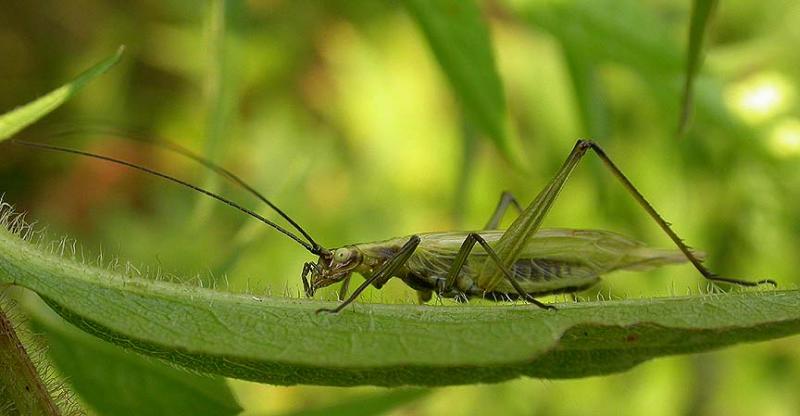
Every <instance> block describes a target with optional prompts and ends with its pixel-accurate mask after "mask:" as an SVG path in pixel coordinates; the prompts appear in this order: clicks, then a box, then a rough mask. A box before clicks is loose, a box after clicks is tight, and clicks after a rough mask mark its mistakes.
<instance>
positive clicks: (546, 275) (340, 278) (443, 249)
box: [12, 140, 776, 313]
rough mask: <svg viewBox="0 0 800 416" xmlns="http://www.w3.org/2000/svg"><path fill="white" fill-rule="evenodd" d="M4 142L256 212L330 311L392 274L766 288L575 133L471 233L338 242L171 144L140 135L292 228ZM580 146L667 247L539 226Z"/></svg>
mask: <svg viewBox="0 0 800 416" xmlns="http://www.w3.org/2000/svg"><path fill="white" fill-rule="evenodd" d="M12 142H14V143H16V144H19V145H24V146H28V147H34V148H39V149H44V150H51V151H57V152H64V153H71V154H75V155H81V156H86V157H91V158H95V159H100V160H104V161H107V162H111V163H116V164H120V165H124V166H127V167H129V168H133V169H136V170H139V171H142V172H145V173H148V174H151V175H155V176H158V177H160V178H162V179H165V180H168V181H172V182H174V183H177V184H179V185H182V186H184V187H187V188H190V189H193V190H195V191H198V192H201V193H203V194H205V195H206V196H208V197H211V198H214V199H216V200H218V201H220V202H222V203H225V204H227V205H228V206H230V207H233V208H235V209H238V210H239V211H242V212H244V213H246V214H247V215H250V216H251V217H254V218H256V219H257V220H259V221H261V222H263V223H264V224H266V225H268V226H270V227H272V228H273V229H275V230H277V231H278V232H280V233H282V234H284V235H285V236H287V237H289V238H291V239H292V240H294V241H295V242H297V243H298V244H300V245H301V246H303V247H304V248H305V249H306V250H308V251H309V252H310V253H311V254H312V255H315V256H318V259H317V261H316V262H308V263H305V265H304V266H303V270H302V274H301V280H302V282H303V287H304V290H305V294H306V296H307V297H313V296H314V293H315V292H316V291H317V290H318V289H320V288H323V287H326V286H330V285H333V284H336V283H341V287H340V290H339V298H340V300H341V303H340V304H339V305H338V306H337V307H335V308H332V309H326V308H323V309H318V310H317V313H320V312H329V313H338V312H340V311H341V310H342V309H344V308H345V307H346V306H347V305H350V304H351V303H353V302H354V301H355V300H356V299H357V298H358V296H359V295H360V294H361V293H362V292H363V291H364V290H365V289H366V288H367V287H369V286H370V285H372V286H374V287H375V288H378V289H380V288H381V287H383V285H384V284H386V282H388V281H389V280H390V279H392V278H395V277H396V278H399V279H401V280H402V281H403V282H404V283H405V284H406V285H408V286H409V287H411V288H412V289H414V290H415V291H416V292H417V295H418V298H419V300H420V302H427V301H429V300H430V299H431V298H432V296H433V294H436V295H438V296H440V297H444V298H453V299H456V300H458V301H466V300H468V299H469V298H473V297H480V298H485V299H489V300H495V301H502V300H515V299H523V300H525V301H527V302H530V303H532V304H534V305H536V306H538V307H540V308H543V309H556V308H555V307H554V306H553V305H550V304H545V303H542V302H540V301H539V300H537V299H536V297H538V296H543V295H548V294H557V293H575V292H578V291H582V290H585V289H587V288H589V287H591V286H593V285H595V284H596V283H597V282H599V281H600V278H601V276H602V275H603V274H606V273H609V272H611V271H615V270H636V269H645V268H651V267H657V266H662V265H666V264H671V263H682V262H686V261H688V262H690V263H691V264H692V265H693V266H694V267H695V268H696V269H697V271H699V272H700V274H701V275H702V276H703V277H704V278H705V279H707V280H709V281H713V282H723V283H730V284H734V285H740V286H757V285H762V284H770V285H773V286H776V283H775V281H774V280H771V279H763V280H758V281H747V280H740V279H734V278H728V277H723V276H719V275H717V274H715V273H713V272H711V271H710V270H708V269H707V268H706V267H705V266H704V265H703V263H702V260H701V259H700V256H698V255H697V254H696V253H694V252H693V251H692V250H691V249H690V248H689V247H688V246H687V245H686V244H685V243H684V242H683V241H682V240H681V238H680V237H678V235H677V234H676V233H675V232H674V231H673V230H672V228H671V227H670V225H669V224H668V223H667V222H666V221H665V220H664V219H663V218H662V217H661V216H660V215H659V214H658V212H656V210H655V208H653V206H652V205H651V204H650V203H649V202H648V201H647V200H646V199H645V198H644V196H643V195H642V194H641V193H640V192H639V191H638V190H637V189H636V187H634V185H633V184H632V183H631V182H630V180H628V178H627V177H626V176H625V175H624V174H623V173H622V171H621V170H620V169H619V168H618V167H617V166H616V164H615V163H614V162H612V160H611V158H609V157H608V156H607V155H606V153H605V151H603V149H602V148H601V147H600V146H598V145H597V144H596V143H595V142H593V141H590V140H578V141H577V142H576V143H575V146H574V147H573V149H572V151H571V152H570V153H569V156H568V157H567V159H566V160H565V161H564V163H563V164H562V165H561V167H560V169H559V170H558V172H557V173H556V175H555V177H553V179H552V180H551V181H550V183H548V184H547V186H545V187H544V189H542V191H541V192H540V193H539V194H538V196H537V197H536V198H535V199H534V200H533V202H531V203H530V205H528V206H527V208H525V209H524V210H523V209H521V207H520V205H519V203H518V202H517V201H516V199H515V198H514V197H513V196H512V195H511V194H510V193H505V192H504V193H503V194H502V196H501V199H500V202H499V203H498V205H497V208H496V209H495V212H494V214H493V215H492V216H491V218H490V220H489V221H488V223H487V224H486V226H485V227H484V228H483V229H482V230H480V231H473V232H429V233H418V234H414V235H410V236H406V237H398V238H392V239H389V240H385V241H379V242H372V243H360V244H350V245H345V246H341V247H339V248H325V247H323V246H322V245H320V244H319V243H317V242H316V241H315V240H314V239H313V238H312V237H311V236H310V235H309V233H308V232H306V231H305V230H304V229H303V228H302V227H301V226H300V225H298V224H297V223H296V222H295V221H294V220H293V219H292V218H291V217H289V215H287V214H286V213H285V212H283V211H282V210H281V209H280V208H279V207H278V206H277V205H275V204H273V203H272V202H271V201H269V200H268V199H267V198H266V197H264V196H263V195H262V194H260V193H259V192H257V191H256V190H255V189H253V188H252V187H251V186H249V185H247V184H246V183H245V182H244V181H243V180H242V179H241V178H239V177H238V176H236V175H234V174H233V173H231V172H230V171H228V170H227V169H225V168H223V167H221V166H218V165H216V164H214V163H212V162H211V161H208V160H206V159H203V158H202V157H200V156H198V155H195V154H194V153H192V152H190V151H188V150H187V149H185V148H183V147H180V146H179V145H176V144H174V143H170V142H149V143H150V144H154V145H157V146H162V147H164V148H166V149H168V150H171V151H174V152H177V153H179V154H181V155H183V156H185V157H189V158H191V159H193V160H195V161H196V162H198V163H200V164H202V165H203V166H205V167H207V168H209V169H211V170H212V171H214V172H215V173H217V174H219V175H221V176H223V177H225V178H226V179H228V180H230V181H232V182H234V183H235V184H237V185H238V186H241V187H243V188H244V189H245V190H247V191H248V192H250V193H251V194H253V195H254V196H256V197H257V198H258V199H259V200H261V201H262V202H264V203H265V204H267V205H268V206H269V207H270V208H272V209H273V210H274V211H275V212H276V213H277V214H278V215H279V216H280V217H282V218H283V219H284V220H286V221H287V222H288V223H289V224H290V225H291V226H292V227H293V228H294V229H295V230H296V231H297V233H294V232H292V231H290V230H288V229H286V228H284V227H282V226H280V225H278V224H276V223H275V222H273V221H270V220H269V219H267V218H265V217H263V216H261V215H259V214H257V213H255V212H254V211H252V210H250V209H248V208H245V207H243V206H242V205H240V204H238V203H236V202H233V201H231V200H229V199H226V198H224V197H222V196H220V195H219V194H217V193H214V192H211V191H209V190H206V189H203V188H201V187H199V186H196V185H193V184H190V183H188V182H185V181H183V180H181V179H178V178H175V177H173V176H169V175H166V174H164V173H161V172H157V171H155V170H152V169H150V168H147V167H144V166H139V165H136V164H133V163H130V162H126V161H124V160H120V159H115V158H112V157H108V156H103V155H98V154H93V153H89V152H84V151H80V150H75V149H71V148H67V147H61V146H54V145H50V144H41V143H32V142H26V141H21V140H12ZM589 151H591V152H593V153H594V154H596V155H597V156H598V157H599V158H600V160H601V161H602V162H603V164H604V165H605V166H606V167H607V168H608V169H609V171H610V172H611V174H612V175H613V176H614V177H616V178H617V179H618V180H619V181H620V182H621V183H622V186H623V187H624V188H625V189H626V190H627V191H628V193H630V194H631V196H632V197H633V199H634V200H636V202H637V203H638V204H639V205H640V206H641V207H642V208H643V209H644V211H645V212H647V214H648V215H649V216H650V217H651V218H652V219H653V220H654V221H655V222H656V223H657V224H658V226H659V227H660V228H661V229H662V230H663V231H664V233H666V235H667V236H668V237H669V238H670V239H671V240H672V242H673V243H675V246H676V247H677V250H666V249H655V248H651V247H648V246H646V245H645V244H644V243H641V242H639V241H636V240H633V239H631V238H628V237H625V236H623V235H620V234H617V233H613V232H609V231H602V230H572V229H540V225H541V223H542V221H543V220H544V218H545V216H546V215H547V213H548V211H549V210H550V208H551V206H552V205H553V203H554V202H555V200H556V198H557V197H558V194H559V193H560V191H561V189H562V188H563V187H564V185H565V184H566V182H567V180H568V178H569V176H570V174H571V173H572V171H573V170H574V169H575V167H576V166H577V165H578V163H579V162H580V160H581V159H582V158H583V156H585V155H586V153H587V152H589ZM511 206H513V207H515V208H516V209H517V210H518V211H519V215H518V217H517V218H516V219H515V220H514V221H513V223H512V224H511V226H510V227H509V228H508V229H506V230H499V229H498V227H499V224H500V222H501V219H502V218H503V216H504V214H505V213H506V211H507V210H508V208H509V207H511ZM298 233H299V234H298ZM353 273H358V274H360V275H362V276H363V277H364V279H365V280H364V282H363V283H361V284H360V285H359V286H358V287H357V288H356V289H355V290H353V292H352V293H351V294H349V296H348V288H349V283H350V279H351V277H352V275H353Z"/></svg>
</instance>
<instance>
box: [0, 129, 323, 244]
mask: <svg viewBox="0 0 800 416" xmlns="http://www.w3.org/2000/svg"><path fill="white" fill-rule="evenodd" d="M9 142H11V143H15V144H18V145H22V146H27V147H33V148H39V149H44V150H51V151H55V152H63V153H71V154H75V155H80V156H86V157H90V158H94V159H99V160H104V161H106V162H111V163H116V164H119V165H123V166H127V167H129V168H132V169H136V170H139V171H142V172H145V173H149V174H151V175H155V176H158V177H160V178H163V179H166V180H168V181H171V182H174V183H177V184H178V185H183V186H185V187H187V188H190V189H193V190H195V191H197V192H200V193H203V194H205V195H208V196H210V197H211V198H214V199H216V200H218V201H220V202H222V203H224V204H226V205H228V206H230V207H233V208H236V209H238V210H239V211H242V212H244V213H245V214H247V215H250V216H251V217H253V218H255V219H257V220H259V221H261V222H263V223H264V224H267V225H269V226H270V227H272V228H274V229H276V230H278V231H279V232H280V233H282V234H284V235H286V236H287V237H289V238H291V239H292V240H294V241H296V242H297V243H298V244H300V245H301V246H303V247H305V248H306V250H308V251H310V252H311V254H316V255H318V254H320V253H321V252H322V250H323V249H322V248H321V247H320V246H313V245H311V244H309V243H308V242H306V241H303V240H301V239H300V237H298V236H296V235H294V234H292V233H291V232H289V231H288V230H286V229H285V228H283V227H281V226H280V225H278V224H275V223H274V222H272V221H270V220H268V219H266V218H264V217H263V216H261V215H259V214H257V213H255V212H253V211H252V210H250V209H247V208H245V207H243V206H241V205H239V204H237V203H236V202H233V201H231V200H229V199H226V198H225V197H222V196H220V195H218V194H216V193H214V192H211V191H209V190H206V189H203V188H201V187H199V186H197V185H192V184H191V183H189V182H186V181H183V180H181V179H178V178H175V177H172V176H169V175H167V174H165V173H161V172H158V171H156V170H153V169H150V168H147V167H144V166H139V165H137V164H134V163H131V162H127V161H125V160H121V159H115V158H113V157H109V156H104V155H98V154H94V153H89V152H84V151H81V150H76V149H71V148H68V147H61V146H54V145H49V144H42V143H33V142H28V141H24V140H18V139H11V140H9Z"/></svg>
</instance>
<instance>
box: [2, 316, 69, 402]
mask: <svg viewBox="0 0 800 416" xmlns="http://www.w3.org/2000/svg"><path fill="white" fill-rule="evenodd" d="M0 391H2V392H3V394H2V397H3V399H2V403H0V405H3V406H10V408H11V409H13V410H12V412H11V414H14V412H16V414H20V415H60V414H61V411H60V410H59V409H58V406H56V403H55V402H54V401H53V399H52V398H51V397H50V392H49V390H48V389H47V386H45V385H44V383H43V382H42V379H41V378H40V377H39V373H38V372H37V371H36V367H35V366H34V365H33V362H32V361H31V359H30V357H29V356H28V352H27V351H26V350H25V346H24V345H22V342H21V341H20V339H19V337H18V336H17V333H16V331H15V330H14V324H13V323H12V322H11V320H10V319H9V318H8V316H7V314H6V311H5V310H4V308H3V307H2V305H0Z"/></svg>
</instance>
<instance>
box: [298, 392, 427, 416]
mask: <svg viewBox="0 0 800 416" xmlns="http://www.w3.org/2000/svg"><path fill="white" fill-rule="evenodd" d="M429 393H430V390H426V389H396V390H391V391H389V392H386V393H377V394H370V395H367V396H365V397H358V398H355V399H351V400H347V401H345V402H343V403H336V404H334V405H329V406H324V407H319V408H315V409H305V410H301V411H298V412H291V413H287V414H286V416H372V415H382V414H384V413H386V412H388V411H390V410H393V409H396V408H399V407H400V406H403V405H406V404H408V403H411V402H413V401H416V400H418V399H420V398H422V397H424V396H426V395H427V394H429Z"/></svg>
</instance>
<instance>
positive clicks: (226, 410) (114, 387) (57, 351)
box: [29, 312, 242, 415]
mask: <svg viewBox="0 0 800 416" xmlns="http://www.w3.org/2000/svg"><path fill="white" fill-rule="evenodd" d="M29 315H30V313H29ZM59 321H60V320H58V318H57V317H48V316H46V315H45V314H44V313H41V312H39V313H35V314H33V316H32V317H31V323H32V325H33V328H34V329H35V330H37V331H38V332H41V333H43V334H44V335H45V338H46V340H47V345H48V349H47V352H48V355H49V357H50V359H51V361H52V362H53V364H54V365H55V366H56V368H58V370H59V372H60V374H62V375H64V376H65V377H66V378H67V380H68V382H69V384H70V385H71V386H72V388H73V391H75V392H76V393H78V394H79V395H80V396H81V398H82V399H83V402H84V403H86V404H87V405H89V406H90V407H91V408H92V409H93V410H94V411H95V412H97V413H98V414H101V415H234V414H238V413H239V412H240V411H241V410H242V409H241V407H240V406H239V404H238V403H237V402H236V399H234V397H233V394H232V393H231V391H230V388H229V387H228V385H227V384H226V382H225V380H224V379H223V378H221V377H208V376H201V375H197V374H192V373H189V372H187V371H184V370H179V369H176V368H174V367H170V366H167V365H166V364H164V363H163V362H161V361H158V360H156V359H152V358H147V357H143V356H141V355H138V354H136V353H133V352H130V351H125V350H123V349H122V348H120V347H117V346H114V345H111V344H108V343H106V342H103V341H100V340H98V339H97V338H94V337H91V336H89V335H86V334H85V333H82V332H80V331H78V330H76V329H74V327H67V326H66V325H64V324H63V323H62V322H59Z"/></svg>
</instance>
